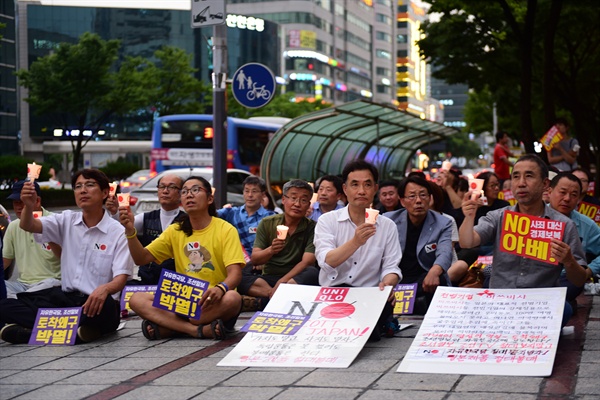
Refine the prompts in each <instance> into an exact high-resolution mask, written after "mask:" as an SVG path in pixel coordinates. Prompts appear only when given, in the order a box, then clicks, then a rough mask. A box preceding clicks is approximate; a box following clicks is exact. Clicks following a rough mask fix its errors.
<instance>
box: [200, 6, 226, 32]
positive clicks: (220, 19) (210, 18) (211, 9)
mask: <svg viewBox="0 0 600 400" xmlns="http://www.w3.org/2000/svg"><path fill="white" fill-rule="evenodd" d="M225 18H226V15H225V0H192V28H202V27H203V26H210V25H221V24H224V23H225Z"/></svg>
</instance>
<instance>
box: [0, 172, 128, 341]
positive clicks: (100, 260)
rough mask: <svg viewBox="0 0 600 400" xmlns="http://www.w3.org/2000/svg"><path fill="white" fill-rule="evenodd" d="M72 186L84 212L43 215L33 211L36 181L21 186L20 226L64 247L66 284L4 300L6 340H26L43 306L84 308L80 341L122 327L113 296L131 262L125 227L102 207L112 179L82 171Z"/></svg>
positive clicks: (0, 317)
mask: <svg viewBox="0 0 600 400" xmlns="http://www.w3.org/2000/svg"><path fill="white" fill-rule="evenodd" d="M72 185H73V191H74V193H75V202H76V203H77V206H78V207H79V208H80V209H81V211H80V212H73V211H70V210H66V211H63V212H62V213H60V214H53V215H50V216H45V217H42V218H39V219H34V218H33V213H32V211H33V208H34V206H35V203H36V199H37V194H36V191H35V188H34V186H33V184H32V183H31V182H27V183H25V185H24V186H23V189H22V190H21V201H23V204H24V205H25V207H24V209H23V211H22V213H21V223H20V226H21V229H23V230H26V231H28V232H32V233H37V234H39V235H36V237H35V239H36V241H39V242H54V243H57V244H58V245H60V246H61V247H62V254H61V272H62V287H60V288H59V287H54V288H51V289H46V290H42V291H38V292H33V293H21V294H20V295H19V296H18V299H5V300H2V301H0V323H2V322H4V323H7V324H10V325H7V326H5V327H4V328H3V329H2V331H0V337H1V338H2V340H4V341H7V342H10V343H15V344H18V343H27V342H28V341H29V337H30V336H31V332H32V328H33V325H34V323H35V318H36V315H37V310H38V309H39V308H63V307H81V308H82V313H81V314H82V315H81V321H80V324H79V329H78V331H77V337H78V341H79V342H89V341H92V340H95V339H97V338H98V337H100V336H101V335H102V334H105V333H108V332H113V331H115V330H116V329H117V327H118V325H119V320H120V310H119V303H118V301H117V300H116V298H113V296H115V295H117V294H118V293H119V292H120V291H121V290H122V289H123V287H124V286H125V282H127V279H128V277H130V276H131V273H132V271H133V260H132V259H131V256H130V254H129V249H128V248H127V240H126V238H125V236H124V228H123V227H122V226H121V224H119V223H118V222H117V221H115V220H114V219H112V218H111V217H110V215H109V213H108V212H106V211H105V210H104V208H103V203H104V201H105V200H106V198H107V197H108V192H109V186H108V178H107V177H106V175H104V173H103V172H101V171H99V170H95V169H83V170H80V171H78V172H76V173H75V175H74V176H73V179H72ZM115 297H116V296H115Z"/></svg>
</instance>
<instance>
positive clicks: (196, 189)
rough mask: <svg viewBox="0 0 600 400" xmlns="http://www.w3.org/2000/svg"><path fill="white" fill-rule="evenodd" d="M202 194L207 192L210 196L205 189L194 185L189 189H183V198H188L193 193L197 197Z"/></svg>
mask: <svg viewBox="0 0 600 400" xmlns="http://www.w3.org/2000/svg"><path fill="white" fill-rule="evenodd" d="M200 192H206V193H207V194H208V191H207V190H206V189H204V188H203V187H202V186H198V185H194V186H192V187H191V188H189V189H188V188H183V189H181V195H182V196H187V194H188V193H192V194H193V195H194V196H195V195H197V194H198V193H200Z"/></svg>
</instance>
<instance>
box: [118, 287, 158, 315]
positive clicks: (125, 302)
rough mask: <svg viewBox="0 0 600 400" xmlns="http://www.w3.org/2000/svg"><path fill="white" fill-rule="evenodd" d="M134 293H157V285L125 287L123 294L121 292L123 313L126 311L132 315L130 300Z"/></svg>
mask: <svg viewBox="0 0 600 400" xmlns="http://www.w3.org/2000/svg"><path fill="white" fill-rule="evenodd" d="M134 293H152V294H155V293H156V285H134V286H125V287H124V288H123V292H121V313H122V312H123V311H126V312H127V313H130V312H131V311H132V310H131V307H129V299H131V296H133V294H134Z"/></svg>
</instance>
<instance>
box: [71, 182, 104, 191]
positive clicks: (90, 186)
mask: <svg viewBox="0 0 600 400" xmlns="http://www.w3.org/2000/svg"><path fill="white" fill-rule="evenodd" d="M97 185H98V184H97V183H96V182H85V183H78V184H77V185H75V186H74V187H73V190H74V191H76V192H79V191H80V190H81V189H83V188H84V187H85V189H86V190H89V189H93V188H94V187H96V186H97Z"/></svg>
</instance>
